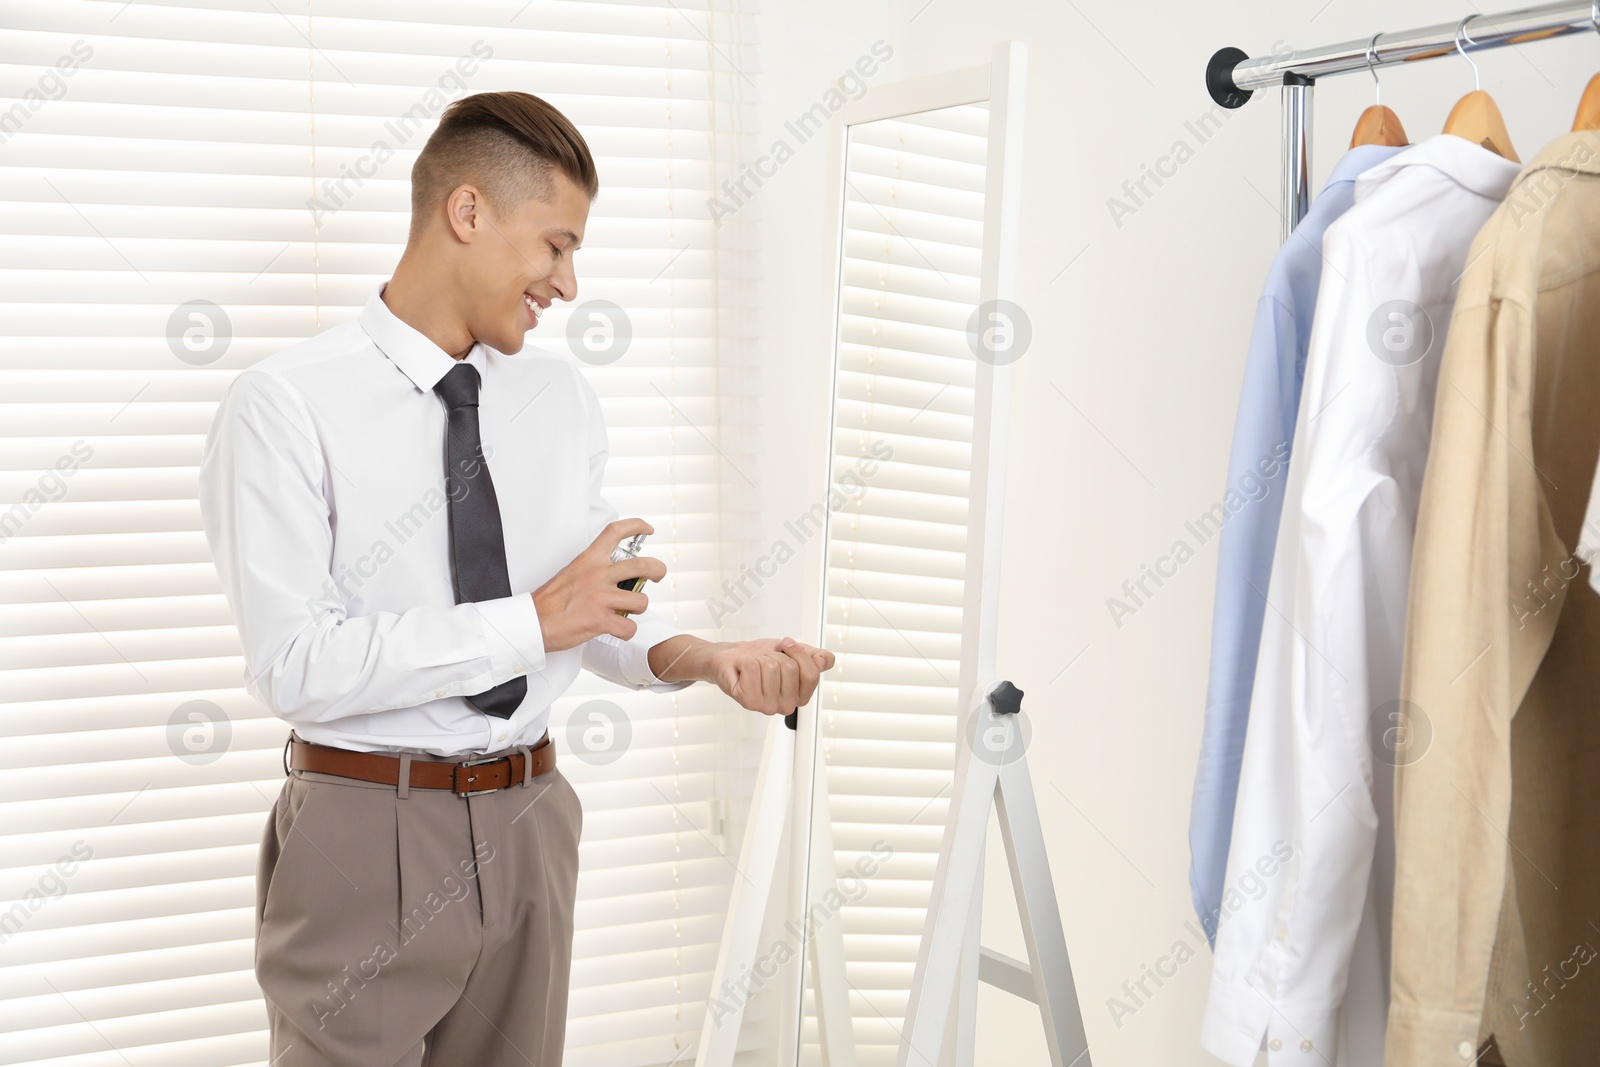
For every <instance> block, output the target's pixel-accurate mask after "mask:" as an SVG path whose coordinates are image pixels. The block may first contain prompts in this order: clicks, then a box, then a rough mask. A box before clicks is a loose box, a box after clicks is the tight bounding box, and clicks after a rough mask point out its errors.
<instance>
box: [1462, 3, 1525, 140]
mask: <svg viewBox="0 0 1600 1067" xmlns="http://www.w3.org/2000/svg"><path fill="white" fill-rule="evenodd" d="M1474 18H1477V16H1476V15H1468V16H1467V17H1466V18H1464V19H1462V20H1461V24H1460V25H1459V26H1457V27H1456V51H1457V52H1460V53H1461V57H1462V58H1463V59H1465V60H1466V61H1467V62H1468V63H1471V64H1472V80H1473V84H1474V85H1475V86H1477V88H1474V89H1473V90H1472V92H1470V93H1468V94H1467V95H1466V96H1463V97H1462V98H1461V99H1460V100H1457V101H1456V106H1455V107H1453V108H1451V109H1450V117H1449V118H1447V119H1445V120H1444V132H1445V133H1449V134H1454V135H1455V136H1457V137H1464V138H1466V139H1467V140H1469V141H1471V142H1472V143H1473V144H1479V145H1482V146H1483V147H1485V148H1487V149H1488V150H1489V151H1491V152H1494V153H1495V154H1497V155H1501V156H1504V157H1505V158H1506V159H1509V160H1511V162H1513V163H1521V162H1522V160H1520V159H1518V158H1517V152H1516V149H1514V148H1512V147H1511V131H1510V130H1508V129H1506V120H1505V116H1503V115H1501V114H1500V106H1499V105H1498V104H1496V103H1495V102H1494V97H1492V96H1490V95H1489V94H1488V93H1486V92H1484V91H1483V88H1482V85H1481V83H1480V82H1479V80H1478V64H1477V63H1475V62H1473V59H1472V57H1471V56H1469V55H1467V52H1466V49H1464V48H1462V47H1461V34H1462V31H1464V30H1465V29H1466V28H1467V23H1468V22H1471V21H1472V20H1473V19H1474ZM1467 39H1468V40H1469V41H1470V40H1471V38H1470V37H1469V38H1467Z"/></svg>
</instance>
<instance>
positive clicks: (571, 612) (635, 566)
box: [533, 518, 667, 652]
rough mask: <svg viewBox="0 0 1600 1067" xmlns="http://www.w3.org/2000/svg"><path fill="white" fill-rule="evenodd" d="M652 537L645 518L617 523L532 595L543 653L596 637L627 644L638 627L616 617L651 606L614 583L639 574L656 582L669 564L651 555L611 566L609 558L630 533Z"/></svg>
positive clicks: (651, 531)
mask: <svg viewBox="0 0 1600 1067" xmlns="http://www.w3.org/2000/svg"><path fill="white" fill-rule="evenodd" d="M655 532H656V531H655V527H653V526H651V525H650V524H649V523H648V522H645V521H644V520H643V519H638V518H634V519H618V520H617V521H616V522H613V523H610V524H609V525H607V526H606V528H605V529H604V530H601V531H600V536H598V537H596V538H595V539H594V543H593V544H591V545H590V546H589V547H588V548H586V549H584V550H583V551H582V552H581V553H580V554H579V555H578V557H577V558H576V559H574V560H573V561H572V562H571V563H569V564H567V565H566V566H565V567H562V568H561V569H560V570H559V571H557V572H556V573H555V576H554V577H552V578H551V579H550V580H549V581H548V582H545V583H544V584H543V585H541V586H540V587H539V588H537V589H535V590H534V591H533V604H534V608H535V609H536V610H537V611H538V613H539V628H540V629H541V630H543V631H544V650H545V651H546V652H560V651H561V650H563V649H567V648H576V647H577V646H578V645H581V644H583V643H584V642H585V641H587V640H589V639H590V638H591V637H598V636H599V635H600V634H610V635H611V636H613V637H616V638H620V639H621V640H623V641H626V640H628V639H629V638H631V637H632V636H633V635H634V633H635V632H637V631H638V629H639V624H638V623H636V622H634V621H633V620H632V619H630V618H627V617H626V616H623V615H618V614H617V612H618V611H631V612H633V613H634V614H636V615H637V614H638V613H639V612H641V611H643V610H644V609H645V608H647V607H649V606H650V598H649V597H647V596H645V595H644V594H643V593H630V592H628V591H627V590H626V589H618V588H617V583H618V582H621V581H625V580H627V579H629V578H637V577H639V576H640V575H644V576H645V577H646V578H649V579H650V580H651V581H653V582H659V581H660V580H661V579H663V578H665V577H666V576H667V565H666V564H665V563H663V562H661V561H660V560H659V559H656V558H655V557H653V556H635V557H633V558H632V559H625V560H623V561H622V562H621V563H612V562H611V553H612V552H613V551H615V550H616V547H617V546H618V545H620V544H621V543H622V542H623V541H624V540H626V539H627V538H629V537H632V536H633V535H634V534H639V533H647V534H649V533H655Z"/></svg>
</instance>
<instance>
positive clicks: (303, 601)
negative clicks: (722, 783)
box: [199, 281, 691, 756]
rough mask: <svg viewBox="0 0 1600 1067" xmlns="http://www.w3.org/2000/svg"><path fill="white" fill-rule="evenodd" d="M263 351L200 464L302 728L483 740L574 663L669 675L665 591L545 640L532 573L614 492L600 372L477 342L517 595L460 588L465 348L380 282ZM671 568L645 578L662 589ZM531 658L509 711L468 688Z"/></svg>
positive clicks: (608, 509)
mask: <svg viewBox="0 0 1600 1067" xmlns="http://www.w3.org/2000/svg"><path fill="white" fill-rule="evenodd" d="M387 284H388V283H387V281H384V282H382V283H379V284H378V285H377V286H376V287H375V288H374V289H373V291H372V293H371V295H370V297H369V299H368V300H367V304H366V306H365V307H364V308H363V309H362V310H361V312H360V314H359V315H358V316H357V317H356V318H354V319H352V320H350V321H349V322H346V323H343V324H341V325H339V326H334V327H332V328H330V329H327V330H323V331H322V332H321V333H318V334H316V335H314V336H312V337H309V338H307V339H305V340H303V341H300V342H297V343H295V344H292V345H290V346H289V347H288V348H285V349H283V350H282V351H280V352H277V353H274V354H273V355H271V356H269V357H267V358H266V359H263V360H261V361H260V362H258V363H256V364H255V365H253V366H251V367H250V368H248V369H247V370H244V371H242V372H241V373H240V374H239V376H238V377H237V378H235V379H234V381H233V382H232V384H231V385H230V386H229V388H228V392H227V394H226V395H225V396H224V398H223V400H222V403H221V404H219V405H218V406H217V412H216V416H215V418H214V420H213V422H212V424H211V429H210V432H209V433H208V435H207V437H206V444H205V452H204V457H203V459H202V460H201V465H200V485H199V497H200V513H201V517H202V521H203V524H204V526H205V533H206V541H207V543H208V544H209V545H210V548H211V556H212V559H213V560H214V561H215V563H216V566H217V573H218V574H219V575H220V577H221V579H222V586H223V591H224V593H225V594H226V596H227V600H228V604H229V606H230V607H231V608H232V610H233V616H234V621H235V623H236V625H237V626H238V630H239V638H240V642H241V644H242V646H243V650H244V661H245V669H244V675H243V678H244V687H245V690H246V691H247V692H248V693H250V694H251V695H252V696H254V697H256V698H257V699H259V700H260V701H261V702H262V703H264V704H265V705H266V706H267V707H268V708H269V709H271V710H272V712H273V713H274V714H276V715H277V716H278V717H280V718H282V719H284V720H286V721H288V722H290V723H292V724H293V725H294V729H295V733H296V734H297V735H298V736H300V737H301V738H302V739H304V740H307V741H313V742H317V743H320V744H326V745H336V746H338V747H340V748H349V749H356V750H359V751H363V752H375V751H383V752H393V751H399V750H402V749H403V750H409V751H413V752H417V753H428V754H432V755H439V756H454V755H481V754H482V753H484V752H489V751H493V750H497V749H503V748H507V747H510V746H513V745H518V744H529V745H531V744H533V743H535V742H536V741H538V740H539V738H540V737H541V736H542V735H543V734H544V732H545V728H546V726H547V725H548V723H549V718H550V705H551V703H552V702H553V701H554V700H555V699H556V698H557V697H559V696H561V694H562V693H563V692H564V691H565V690H566V689H567V687H568V686H569V685H571V684H572V682H573V680H574V679H575V678H576V677H577V675H578V670H579V668H580V667H586V668H588V669H589V670H591V671H593V672H594V673H596V674H598V675H600V676H601V677H604V678H607V679H609V680H611V681H614V682H617V683H618V684H620V685H625V686H628V687H630V688H633V689H650V690H652V691H654V692H671V691H673V690H676V689H682V688H684V687H686V686H688V685H689V684H691V683H690V682H688V681H678V682H663V681H661V680H660V679H658V678H657V677H656V676H655V675H654V674H652V673H651V671H650V665H649V662H648V658H647V657H648V653H649V650H650V648H651V646H653V645H655V644H657V643H659V642H661V641H664V640H666V639H667V638H669V637H672V636H674V635H675V634H678V633H682V632H684V631H681V630H679V629H678V628H677V627H675V626H673V625H672V624H671V623H670V622H668V621H667V619H666V618H665V617H664V616H663V615H662V614H661V613H660V612H659V611H658V610H657V609H656V608H655V607H654V606H652V607H651V608H649V609H648V610H646V611H645V612H642V613H639V614H635V615H631V616H629V617H630V618H632V619H633V621H634V622H635V623H637V624H638V631H637V632H636V633H635V634H634V636H633V637H632V638H631V639H630V640H628V641H621V640H619V639H617V638H614V637H612V636H610V635H609V634H602V635H600V636H598V637H595V638H593V639H591V640H589V641H586V642H584V643H583V644H581V645H578V646H577V647H575V648H570V649H563V650H561V651H557V652H548V653H547V652H546V651H545V650H544V635H543V631H542V630H541V629H540V626H539V617H538V613H537V612H536V611H535V609H534V604H533V597H532V595H531V594H532V592H533V590H534V589H535V588H537V587H538V586H540V585H542V584H544V583H545V582H546V581H548V580H549V579H550V577H551V576H552V575H554V574H555V573H556V572H557V571H558V570H560V569H561V568H562V567H565V566H566V565H567V564H568V563H570V562H571V561H572V559H573V558H574V557H575V556H577V555H578V554H579V553H580V552H582V551H583V550H584V549H585V548H587V547H588V546H589V545H590V544H591V543H592V542H593V541H594V539H595V537H597V536H598V535H599V533H600V531H601V529H602V528H603V527H604V526H605V525H606V524H607V523H608V522H610V521H612V520H613V519H615V518H617V517H618V515H617V510H616V509H615V508H614V507H612V506H611V504H609V503H608V502H607V501H606V499H605V498H604V497H603V496H601V492H600V489H601V484H602V480H603V478H604V475H605V465H606V458H607V454H608V449H607V439H606V427H605V421H604V419H603V418H602V416H601V411H600V402H599V398H598V397H597V396H596V395H595V392H594V388H593V387H592V386H591V385H590V384H589V382H588V380H587V379H586V378H584V376H583V374H582V373H581V372H580V371H579V370H578V368H577V367H576V366H575V365H573V364H572V363H570V362H568V361H566V360H563V359H561V358H559V357H557V356H552V355H547V354H543V353H538V352H537V351H536V350H533V349H531V348H530V349H524V352H531V353H532V354H525V355H515V356H511V355H505V354H503V353H500V352H497V351H495V350H494V349H491V348H489V347H488V346H487V345H484V344H475V345H473V347H472V350H471V351H470V352H469V353H468V354H467V356H466V357H465V359H466V362H468V363H471V364H472V365H473V366H474V367H476V368H477V370H478V374H479V376H480V379H481V382H482V384H481V387H480V390H479V407H478V420H479V426H480V434H481V438H482V442H483V452H484V458H485V461H486V463H487V465H488V467H489V471H490V474H491V476H492V477H493V479H494V488H495V496H496V498H497V499H498V501H499V506H500V519H501V524H502V527H503V529H504V533H505V546H506V566H507V572H508V576H509V578H510V582H511V589H512V595H511V596H507V597H503V598H499V599H494V600H486V601H481V602H477V603H473V602H471V601H469V602H466V603H462V604H457V603H456V598H455V588H454V585H453V583H452V580H451V570H450V517H449V500H450V497H449V490H448V487H447V486H448V483H447V482H446V479H445V429H446V425H447V422H448V416H447V413H446V409H445V405H444V401H443V400H442V399H441V398H440V397H439V395H438V394H437V393H435V392H434V391H433V387H434V385H435V384H436V383H437V382H438V381H439V380H440V379H441V378H443V377H444V375H445V373H446V372H447V371H449V370H450V369H451V368H452V367H453V366H454V365H455V362H456V361H455V360H454V359H452V358H451V356H450V355H449V354H448V353H446V352H445V351H444V350H443V349H441V348H440V347H439V346H438V345H436V344H434V343H433V342H432V341H431V340H429V339H428V338H427V336H425V335H424V334H422V333H421V332H419V331H418V330H416V329H414V328H413V327H412V326H410V325H408V324H407V323H405V322H404V321H402V320H401V319H400V318H398V317H397V316H396V315H395V314H394V312H392V311H391V310H389V306H388V305H387V304H385V303H384V302H383V300H382V292H383V289H384V286H385V285H387ZM655 588H656V587H655V584H654V583H648V584H646V586H645V588H644V590H643V592H644V593H645V594H646V595H647V596H651V597H653V596H654V595H655ZM518 675H525V676H526V677H527V680H528V692H527V696H526V697H524V698H523V701H522V704H521V705H520V706H519V707H518V709H517V711H516V712H515V713H514V714H513V715H512V716H511V717H510V718H509V719H500V718H496V717H493V716H490V715H487V714H485V713H484V712H482V711H479V710H478V709H477V708H475V707H473V706H472V704H470V703H469V702H468V701H467V700H466V695H467V694H475V693H480V692H483V691H484V690H487V689H490V688H493V687H494V686H496V685H499V684H500V683H501V682H504V681H507V680H508V679H511V678H514V677H516V676H518Z"/></svg>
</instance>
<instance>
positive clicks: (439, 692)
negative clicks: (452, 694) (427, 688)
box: [433, 689, 444, 697]
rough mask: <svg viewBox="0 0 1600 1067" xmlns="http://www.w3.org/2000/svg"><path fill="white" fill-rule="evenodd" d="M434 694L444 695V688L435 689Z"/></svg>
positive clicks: (437, 695)
mask: <svg viewBox="0 0 1600 1067" xmlns="http://www.w3.org/2000/svg"><path fill="white" fill-rule="evenodd" d="M433 695H434V696H436V697H442V696H444V690H443V689H435V690H434V691H433Z"/></svg>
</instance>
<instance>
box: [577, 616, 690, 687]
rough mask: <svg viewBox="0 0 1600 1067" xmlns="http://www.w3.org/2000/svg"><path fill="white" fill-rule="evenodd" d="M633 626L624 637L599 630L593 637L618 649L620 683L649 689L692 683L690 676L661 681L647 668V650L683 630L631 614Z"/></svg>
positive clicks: (667, 623) (648, 666)
mask: <svg viewBox="0 0 1600 1067" xmlns="http://www.w3.org/2000/svg"><path fill="white" fill-rule="evenodd" d="M631 617H632V619H633V621H634V625H635V627H636V629H635V630H634V633H633V636H632V637H630V638H629V639H628V640H626V641H623V640H621V639H619V638H616V637H612V636H611V635H610V634H601V635H599V636H598V637H596V638H594V640H596V641H599V642H602V643H603V644H608V645H611V646H612V647H614V648H615V649H616V650H617V672H618V674H619V675H620V676H621V679H620V680H621V682H622V684H623V685H626V686H630V687H632V688H634V689H648V690H649V691H650V692H652V693H675V692H677V691H678V690H679V689H687V688H688V687H689V686H691V685H693V684H694V679H693V678H684V679H682V680H680V681H676V682H663V681H662V680H661V679H660V678H657V677H656V676H655V672H654V671H652V670H651V669H650V650H651V649H652V648H654V647H655V646H656V645H659V644H660V643H661V642H663V641H665V640H667V639H669V638H673V637H676V636H678V635H679V634H681V633H683V632H684V631H682V630H680V629H678V628H677V627H676V626H673V625H672V624H671V623H669V622H666V621H665V620H663V619H655V618H641V617H640V616H638V615H634V616H631Z"/></svg>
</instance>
